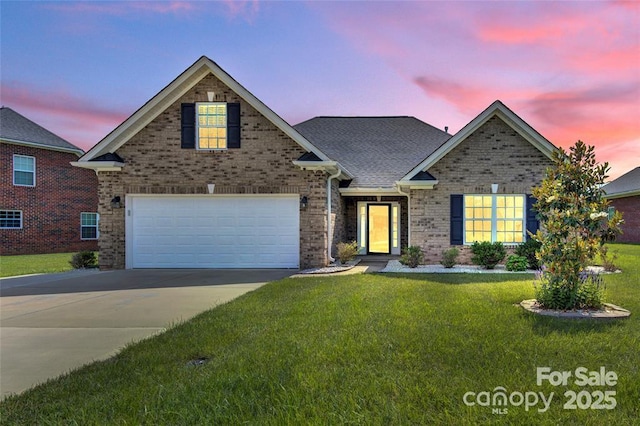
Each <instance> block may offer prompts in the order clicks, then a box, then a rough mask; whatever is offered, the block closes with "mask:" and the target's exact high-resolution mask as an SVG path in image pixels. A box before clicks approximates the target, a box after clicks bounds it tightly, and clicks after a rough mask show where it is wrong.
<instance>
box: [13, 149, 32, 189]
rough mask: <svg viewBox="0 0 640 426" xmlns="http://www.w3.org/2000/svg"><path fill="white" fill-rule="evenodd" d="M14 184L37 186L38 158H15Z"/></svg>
mask: <svg viewBox="0 0 640 426" xmlns="http://www.w3.org/2000/svg"><path fill="white" fill-rule="evenodd" d="M13 184H14V185H17V186H36V158H35V157H30V156H27V155H14V156H13Z"/></svg>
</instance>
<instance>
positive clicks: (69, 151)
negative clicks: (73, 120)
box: [0, 138, 84, 157]
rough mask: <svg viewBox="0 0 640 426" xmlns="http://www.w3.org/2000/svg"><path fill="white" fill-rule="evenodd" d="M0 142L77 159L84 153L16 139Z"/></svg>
mask: <svg viewBox="0 0 640 426" xmlns="http://www.w3.org/2000/svg"><path fill="white" fill-rule="evenodd" d="M0 142H6V143H8V144H12V145H22V146H29V147H32V148H40V149H48V150H49V151H60V152H68V153H71V154H76V155H77V156H78V157H80V156H82V155H83V154H84V151H83V150H81V149H80V148H65V147H62V146H53V145H46V144H42V143H38V142H28V141H19V140H16V139H8V138H2V139H0Z"/></svg>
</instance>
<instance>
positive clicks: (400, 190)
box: [396, 184, 411, 247]
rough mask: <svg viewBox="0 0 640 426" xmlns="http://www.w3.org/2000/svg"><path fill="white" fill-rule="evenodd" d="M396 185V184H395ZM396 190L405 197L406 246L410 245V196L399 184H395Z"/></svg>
mask: <svg viewBox="0 0 640 426" xmlns="http://www.w3.org/2000/svg"><path fill="white" fill-rule="evenodd" d="M396 185H397V184H396ZM396 189H397V190H398V192H399V193H400V194H402V195H404V196H405V197H407V246H409V247H410V246H411V196H410V195H409V193H408V192H403V191H402V188H401V187H400V185H397V186H396Z"/></svg>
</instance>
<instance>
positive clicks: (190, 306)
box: [0, 269, 297, 398]
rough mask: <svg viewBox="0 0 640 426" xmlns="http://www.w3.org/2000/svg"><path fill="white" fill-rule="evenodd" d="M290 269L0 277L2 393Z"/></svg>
mask: <svg viewBox="0 0 640 426" xmlns="http://www.w3.org/2000/svg"><path fill="white" fill-rule="evenodd" d="M295 272H297V271H294V270H285V269H276V270H273V269H271V270H266V269H254V270H211V269H208V270H193V269H189V270H166V269H163V270H156V269H153V270H150V269H143V270H126V271H74V272H69V273H62V274H50V275H36V276H28V277H18V278H9V279H2V280H1V281H0V391H1V393H2V397H1V398H4V397H5V396H7V395H10V394H12V393H20V392H22V391H24V390H26V389H28V388H30V387H32V386H34V385H35V384H38V383H42V382H44V381H46V380H47V379H50V378H54V377H57V376H59V375H60V374H63V373H66V372H68V371H70V370H72V369H75V368H77V367H80V366H82V365H84V364H87V363H90V362H92V361H96V360H103V359H106V358H109V357H110V356H112V355H114V354H116V353H117V352H118V351H119V350H120V349H122V348H123V347H124V346H125V345H126V344H128V343H130V342H134V341H137V340H141V339H144V338H146V337H149V336H151V335H153V334H156V333H159V332H161V331H163V330H164V329H165V327H167V326H169V325H171V324H175V323H176V322H181V321H185V320H188V319H190V318H192V317H193V316H195V315H196V314H198V313H200V312H202V311H205V310H207V309H209V308H211V307H213V306H216V305H219V304H222V303H225V302H227V301H229V300H231V299H234V298H236V297H238V296H240V295H242V294H244V293H246V292H249V291H251V290H254V289H256V288H258V287H260V286H262V285H263V284H265V283H267V282H269V281H274V280H278V279H281V278H284V277H287V276H289V275H291V274H294V273H295Z"/></svg>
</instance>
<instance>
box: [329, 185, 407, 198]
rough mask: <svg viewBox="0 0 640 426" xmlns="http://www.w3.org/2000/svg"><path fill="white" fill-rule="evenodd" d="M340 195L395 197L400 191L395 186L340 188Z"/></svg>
mask: <svg viewBox="0 0 640 426" xmlns="http://www.w3.org/2000/svg"><path fill="white" fill-rule="evenodd" d="M339 192H340V195H343V196H345V197H366V196H377V195H381V196H383V197H396V196H398V195H400V194H401V193H400V192H399V191H398V189H396V188H359V187H357V188H340V189H339Z"/></svg>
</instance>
